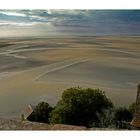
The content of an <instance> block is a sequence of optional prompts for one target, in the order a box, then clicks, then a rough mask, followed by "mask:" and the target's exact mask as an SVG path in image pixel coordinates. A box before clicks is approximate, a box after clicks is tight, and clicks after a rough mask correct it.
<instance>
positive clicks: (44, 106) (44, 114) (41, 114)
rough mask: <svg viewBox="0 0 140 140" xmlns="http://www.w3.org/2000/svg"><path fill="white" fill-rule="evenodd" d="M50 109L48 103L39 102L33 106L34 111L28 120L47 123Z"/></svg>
mask: <svg viewBox="0 0 140 140" xmlns="http://www.w3.org/2000/svg"><path fill="white" fill-rule="evenodd" d="M51 111H52V107H51V106H50V105H49V104H48V103H46V102H41V103H39V104H38V105H37V106H36V107H35V110H34V112H33V113H32V114H31V115H30V116H29V117H28V120H29V121H36V122H44V123H48V119H49V113H50V112H51Z"/></svg>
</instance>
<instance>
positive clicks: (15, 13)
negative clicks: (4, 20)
mask: <svg viewBox="0 0 140 140" xmlns="http://www.w3.org/2000/svg"><path fill="white" fill-rule="evenodd" d="M0 13H1V14H4V15H8V16H20V17H26V15H25V14H22V13H17V12H4V11H0Z"/></svg>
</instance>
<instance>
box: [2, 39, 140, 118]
mask: <svg viewBox="0 0 140 140" xmlns="http://www.w3.org/2000/svg"><path fill="white" fill-rule="evenodd" d="M5 42H6V43H7V44H9V45H5V46H3V45H2V46H3V47H1V48H0V116H2V117H18V116H19V115H20V112H21V111H22V109H23V108H24V107H25V106H26V105H27V104H33V105H35V104H37V103H38V102H40V101H47V102H48V103H50V104H51V105H54V104H55V103H56V102H57V101H58V99H59V98H60V97H61V93H62V91H63V90H65V89H67V88H70V87H75V86H80V87H83V88H84V87H91V88H101V89H103V90H105V91H106V95H107V96H108V97H109V98H110V99H111V100H112V101H113V103H114V104H115V105H116V106H124V105H125V106H127V105H129V104H130V103H132V102H134V101H135V99H136V86H137V84H138V83H139V81H140V45H139V44H140V36H91V37H88V36H85V37H66V38H62V37H61V38H31V39H6V40H4V43H5ZM0 43H1V44H2V43H3V41H2V40H1V41H0Z"/></svg>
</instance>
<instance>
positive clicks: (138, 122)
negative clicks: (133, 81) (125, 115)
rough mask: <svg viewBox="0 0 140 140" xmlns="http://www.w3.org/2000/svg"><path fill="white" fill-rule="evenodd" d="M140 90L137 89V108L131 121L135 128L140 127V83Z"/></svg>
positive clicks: (139, 85)
mask: <svg viewBox="0 0 140 140" xmlns="http://www.w3.org/2000/svg"><path fill="white" fill-rule="evenodd" d="M137 87H138V90H137V98H136V108H135V113H134V117H133V120H132V122H131V125H132V126H133V127H134V128H135V129H140V84H138V86H137Z"/></svg>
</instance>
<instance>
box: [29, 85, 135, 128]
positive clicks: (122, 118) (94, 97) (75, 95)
mask: <svg viewBox="0 0 140 140" xmlns="http://www.w3.org/2000/svg"><path fill="white" fill-rule="evenodd" d="M134 109H135V104H134V103H133V104H132V105H130V106H129V108H126V107H119V108H117V109H115V107H114V106H113V103H112V102H111V100H110V99H109V98H107V97H106V95H105V92H104V91H102V90H100V89H92V88H86V89H82V88H80V87H75V88H69V89H66V90H65V91H64V92H63V93H62V98H61V100H59V101H58V103H57V104H56V106H55V107H54V108H53V107H51V106H50V105H49V104H48V103H46V102H41V103H39V104H38V105H37V106H36V108H35V110H34V112H33V113H32V114H31V115H30V116H29V117H28V120H30V121H36V122H44V123H51V124H69V125H78V126H86V127H102V128H109V127H112V128H121V129H130V121H131V120H132V117H133V113H134Z"/></svg>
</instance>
